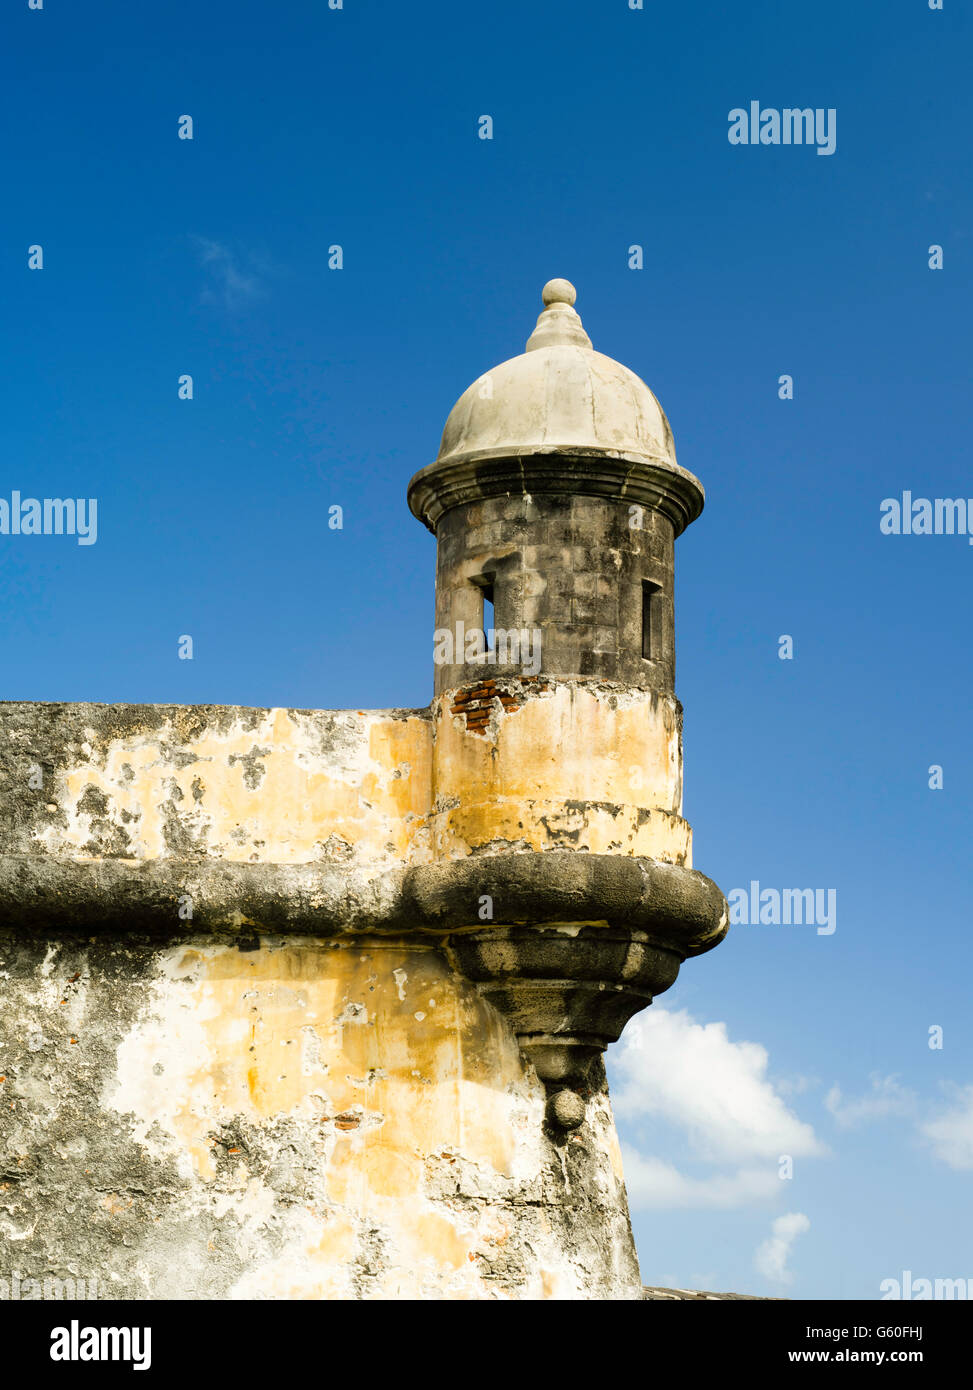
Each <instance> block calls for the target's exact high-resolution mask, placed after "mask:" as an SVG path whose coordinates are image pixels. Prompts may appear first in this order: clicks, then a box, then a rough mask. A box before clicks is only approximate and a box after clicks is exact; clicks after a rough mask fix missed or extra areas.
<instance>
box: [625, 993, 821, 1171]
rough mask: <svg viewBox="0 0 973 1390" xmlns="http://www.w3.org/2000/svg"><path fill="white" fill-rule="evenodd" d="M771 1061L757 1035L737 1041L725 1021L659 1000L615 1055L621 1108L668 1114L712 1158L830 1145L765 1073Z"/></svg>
mask: <svg viewBox="0 0 973 1390" xmlns="http://www.w3.org/2000/svg"><path fill="white" fill-rule="evenodd" d="M767 1062H768V1057H767V1052H766V1049H765V1048H763V1047H761V1046H760V1044H759V1043H752V1042H731V1041H730V1039H729V1038H728V1037H727V1032H726V1024H725V1023H706V1024H702V1023H696V1022H695V1021H694V1019H693V1018H692V1017H691V1016H690V1015H689V1014H688V1013H687V1012H686V1011H685V1010H680V1011H679V1012H674V1013H673V1012H669V1011H668V1010H666V1009H660V1008H659V1007H658V1006H653V1008H651V1009H650V1010H649V1011H648V1012H647V1013H646V1014H644V1015H643V1017H642V1018H641V1019H640V1020H639V1021H638V1024H637V1026H636V1027H635V1028H634V1029H632V1030H630V1032H629V1033H628V1034H626V1039H625V1041H624V1042H623V1044H622V1047H621V1048H620V1050H619V1053H618V1055H616V1056H615V1058H614V1059H613V1066H612V1075H613V1080H614V1083H615V1084H614V1088H613V1100H614V1106H615V1110H616V1112H617V1113H618V1114H619V1115H620V1116H622V1117H628V1118H637V1117H639V1116H647V1117H650V1118H653V1119H664V1120H668V1121H670V1122H671V1123H672V1124H674V1125H677V1126H679V1127H681V1128H683V1129H684V1130H685V1131H686V1134H687V1137H688V1139H689V1142H690V1144H691V1146H692V1148H693V1150H694V1151H695V1152H696V1153H697V1154H698V1155H699V1156H700V1157H702V1158H705V1159H709V1160H710V1161H712V1162H718V1163H727V1162H728V1161H729V1162H732V1161H738V1162H745V1161H746V1160H752V1159H761V1158H765V1159H773V1160H774V1161H775V1163H776V1160H777V1159H778V1158H779V1156H780V1155H781V1154H790V1155H791V1156H792V1157H798V1156H807V1155H810V1154H820V1153H822V1152H824V1148H823V1146H822V1145H821V1144H820V1143H819V1142H818V1140H817V1138H816V1137H815V1134H814V1131H813V1129H812V1128H811V1126H810V1125H808V1124H805V1123H804V1122H803V1121H802V1120H799V1119H798V1118H797V1116H796V1115H795V1114H794V1112H793V1111H792V1110H790V1109H789V1108H788V1106H787V1105H786V1104H785V1102H784V1100H783V1099H782V1097H781V1096H780V1095H779V1094H778V1092H777V1090H776V1089H775V1087H774V1085H773V1084H772V1082H770V1081H769V1080H768V1079H767Z"/></svg>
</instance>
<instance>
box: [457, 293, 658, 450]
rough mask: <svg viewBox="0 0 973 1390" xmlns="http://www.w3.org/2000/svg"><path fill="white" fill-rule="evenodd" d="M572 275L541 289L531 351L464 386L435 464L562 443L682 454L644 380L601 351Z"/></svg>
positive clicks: (586, 447)
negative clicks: (578, 307)
mask: <svg viewBox="0 0 973 1390" xmlns="http://www.w3.org/2000/svg"><path fill="white" fill-rule="evenodd" d="M575 298H576V294H575V289H574V286H573V285H572V284H570V283H569V282H568V281H567V280H550V281H548V283H547V284H546V285H545V286H544V290H543V300H544V304H545V308H544V310H543V312H542V313H541V315H540V316H539V318H538V320H537V327H536V328H535V329H534V332H533V333H532V334H531V336H530V338H529V339H528V342H527V350H526V352H523V353H522V354H521V355H520V356H519V357H511V358H510V359H509V360H508V361H506V362H501V363H500V365H499V366H497V367H493V368H491V370H490V371H488V372H485V373H484V374H483V376H481V377H479V378H478V379H477V380H476V381H474V382H473V384H472V386H470V387H469V388H468V389H467V390H466V391H464V392H463V394H462V396H460V398H459V400H458V401H457V402H456V404H455V405H454V406H453V409H452V410H451V411H450V414H449V419H448V420H447V421H446V428H445V429H444V430H443V438H442V443H441V445H440V448H439V455H438V457H437V460H436V462H437V463H445V462H453V461H459V460H460V459H469V460H471V461H472V460H475V459H484V458H491V457H498V456H500V455H510V454H521V455H522V454H525V453H533V452H538V451H544V452H547V451H548V450H556V449H571V450H582V449H583V450H586V451H587V450H590V451H592V452H593V453H602V452H604V453H609V454H614V455H617V456H621V457H624V458H629V459H631V460H633V461H635V460H640V459H645V460H647V461H652V462H668V463H672V464H674V463H675V461H676V453H675V446H674V444H673V439H672V431H671V429H670V428H669V421H668V420H667V419H666V417H665V414H664V412H663V410H662V407H661V406H660V405H659V402H658V401H657V400H656V398H655V396H654V395H653V394H652V392H651V391H650V390H649V388H648V387H647V386H646V384H645V382H644V381H642V379H641V377H638V376H636V375H635V373H634V372H631V371H629V369H628V367H623V366H622V364H621V363H620V362H616V361H614V359H613V358H611V357H606V356H605V355H604V354H603V353H600V352H595V350H594V349H593V348H592V346H591V339H590V338H589V337H588V335H587V333H586V332H585V331H584V328H583V327H582V324H581V319H580V318H579V317H578V315H577V313H576V312H575V310H574V308H573V305H574V301H575Z"/></svg>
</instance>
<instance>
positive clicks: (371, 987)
mask: <svg viewBox="0 0 973 1390" xmlns="http://www.w3.org/2000/svg"><path fill="white" fill-rule="evenodd" d="M0 984H2V991H3V1008H2V1014H0V1044H2V1046H0V1059H2V1060H0V1075H2V1077H3V1080H2V1081H0V1269H3V1271H4V1272H5V1273H7V1274H10V1273H12V1272H18V1273H20V1274H21V1275H22V1276H23V1277H25V1278H27V1277H30V1278H38V1279H40V1278H43V1277H45V1276H46V1275H51V1274H53V1275H60V1276H62V1277H63V1276H67V1275H71V1276H73V1277H75V1278H78V1277H80V1278H84V1279H87V1280H91V1279H92V1278H94V1279H97V1281H98V1285H99V1289H100V1293H101V1296H103V1297H129V1298H184V1297H192V1298H235V1297H240V1298H252V1297H257V1298H262V1297H285V1298H341V1297H374V1298H390V1297H391V1298H395V1297H424V1298H469V1297H473V1298H476V1297H489V1296H501V1297H528V1298H539V1297H549V1296H551V1297H569V1298H570V1297H637V1296H638V1295H639V1291H640V1290H639V1278H638V1269H637V1265H636V1262H635V1258H634V1252H633V1247H632V1242H631V1234H630V1230H629V1227H628V1219H627V1215H626V1206H625V1198H624V1189H623V1187H622V1178H621V1168H620V1163H619V1158H618V1149H617V1144H616V1140H615V1135H614V1129H613V1125H612V1119H611V1112H610V1109H609V1105H608V1100H607V1095H606V1093H605V1091H604V1089H603V1087H602V1088H601V1089H600V1090H599V1091H598V1093H597V1094H595V1095H594V1096H593V1097H592V1099H591V1102H590V1104H589V1107H588V1121H587V1124H586V1125H585V1127H584V1129H583V1130H582V1131H579V1132H576V1133H574V1134H573V1135H570V1136H567V1137H565V1138H561V1139H559V1140H556V1139H553V1138H552V1137H551V1135H550V1133H549V1132H548V1130H547V1129H546V1127H545V1124H544V1089H543V1087H542V1086H541V1085H540V1084H539V1082H538V1081H537V1079H536V1077H535V1076H534V1075H533V1074H532V1071H531V1069H530V1068H529V1066H527V1065H526V1064H525V1062H524V1060H523V1058H522V1056H521V1054H520V1052H519V1050H518V1047H517V1041H516V1039H515V1037H514V1036H513V1034H512V1032H511V1031H510V1029H509V1027H508V1026H507V1025H506V1023H505V1022H504V1020H503V1019H502V1018H501V1017H500V1016H499V1015H498V1014H497V1013H496V1012H495V1011H494V1010H493V1009H492V1008H491V1007H490V1005H489V1004H488V1003H486V1002H485V1001H484V1000H483V999H481V998H480V996H479V994H478V993H477V991H476V989H475V988H474V987H473V986H472V985H470V984H468V983H466V982H465V981H464V980H463V979H462V978H460V977H459V976H457V974H456V973H455V972H454V971H453V970H452V969H451V968H450V966H449V964H448V962H447V961H446V959H445V958H444V956H443V954H442V953H441V952H440V951H439V950H437V949H436V948H435V947H433V946H431V945H429V944H422V943H420V942H416V941H409V940H398V941H391V940H381V941H380V940H375V939H374V938H373V939H367V940H361V939H355V938H348V939H342V940H324V939H321V938H310V937H308V938H299V939H295V938H268V937H264V938H262V939H258V938H257V937H255V936H253V935H250V936H246V937H244V938H241V939H238V940H237V941H235V942H234V941H232V940H219V939H216V938H214V937H213V936H208V935H197V936H194V935H192V934H191V933H187V934H186V935H185V936H184V937H182V938H180V939H176V938H175V937H173V938H170V939H167V940H158V939H155V940H152V939H146V938H145V937H142V936H139V935H137V934H135V935H130V934H128V933H118V932H108V933H104V934H98V933H95V934H93V935H91V936H89V937H87V938H85V939H82V938H78V937H66V938H63V939H60V940H57V941H51V940H48V939H46V938H44V937H43V936H42V937H37V938H30V937H28V936H27V935H26V934H23V933H17V932H10V931H6V932H2V933H0Z"/></svg>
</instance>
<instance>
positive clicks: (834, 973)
mask: <svg viewBox="0 0 973 1390" xmlns="http://www.w3.org/2000/svg"><path fill="white" fill-rule="evenodd" d="M3 23H4V28H5V42H4V44H3V55H2V57H0V63H2V71H3V81H2V84H0V93H2V95H0V102H2V106H3V123H4V128H5V130H6V132H7V138H6V140H5V142H4V166H5V167H4V177H3V185H4V199H3V202H4V212H3V216H2V219H0V228H2V231H0V236H2V241H0V294H2V299H3V304H4V315H3V318H4V329H5V331H4V333H3V341H2V348H0V350H2V353H3V361H2V363H0V369H2V379H3V382H4V385H5V388H6V389H5V391H4V409H3V412H2V417H0V430H2V436H3V454H2V457H3V461H4V468H3V477H4V482H3V485H2V486H0V496H7V497H9V495H10V492H11V490H12V489H14V488H17V489H19V490H20V491H21V492H22V493H23V494H24V495H36V496H41V497H44V496H48V497H50V496H65V495H75V496H82V497H96V498H98V504H99V509H98V540H97V544H95V545H92V546H86V547H85V546H78V545H76V544H75V543H74V541H73V540H71V539H69V538H65V537H60V538H58V537H43V536H42V537H31V538H27V537H22V538H19V539H14V538H8V537H0V584H2V592H3V601H4V617H5V621H4V623H3V625H2V628H0V670H2V672H3V688H2V694H3V697H4V698H6V699H30V700H100V701H129V700H131V701H151V702H164V701H175V702H184V703H197V702H210V701H213V702H219V703H232V704H253V705H278V704H282V705H291V706H305V707H318V708H334V707H339V708H340V707H386V706H395V705H399V706H411V705H422V704H425V703H426V702H427V701H428V699H429V697H430V695H431V689H432V663H431V660H430V656H431V643H430V636H431V628H432V585H433V565H434V543H433V541H432V538H431V537H430V536H429V535H428V534H427V533H426V532H425V531H424V529H423V528H422V527H421V526H420V525H419V523H418V522H416V521H415V520H414V519H413V518H412V517H411V516H410V514H409V512H408V510H407V508H406V504H405V488H406V484H407V482H408V479H409V477H410V476H411V474H412V473H413V472H414V471H415V470H416V469H417V468H419V467H421V466H422V465H424V464H426V463H428V462H429V461H431V459H432V458H433V457H434V456H435V453H436V450H437V447H438V442H439V434H440V431H441V428H442V424H443V421H444V419H445V417H446V414H447V413H448V411H449V408H450V406H451V405H452V403H453V401H454V399H455V398H456V397H457V396H458V395H459V394H460V393H461V391H462V390H463V389H464V388H465V387H466V385H467V384H468V383H469V382H470V381H471V380H473V379H474V378H475V377H477V376H478V375H479V374H480V373H481V372H482V371H484V370H485V369H487V368H488V367H490V366H491V365H493V364H495V363H496V362H499V361H501V360H503V359H505V358H507V357H510V356H513V355H514V354H516V353H518V352H520V351H522V349H523V343H524V341H525V339H526V337H527V335H528V334H529V332H530V330H531V328H532V326H533V323H534V320H535V318H536V315H537V313H538V312H539V310H540V307H541V305H540V288H541V286H542V284H543V283H544V282H545V281H546V280H547V279H549V278H550V277H552V276H567V277H568V278H570V279H571V280H572V281H573V282H574V283H575V284H576V285H577V287H578V304H577V307H578V310H579V312H580V313H581V315H582V318H583V320H584V324H585V327H586V329H587V330H588V332H589V334H590V335H591V337H592V339H593V341H594V344H595V346H596V347H597V348H599V349H600V350H601V351H604V352H607V353H609V354H610V355H611V356H614V357H617V358H619V359H620V360H621V361H623V362H625V363H627V364H628V365H629V366H631V367H632V368H633V369H634V370H635V371H637V372H638V373H639V374H640V375H641V376H643V377H644V378H645V379H646V380H647V381H648V383H649V385H650V386H651V387H652V388H653V390H654V391H655V392H656V394H657V395H658V396H659V398H660V400H661V401H662V403H663V406H664V407H665V409H666V411H667V413H668V415H669V418H670V421H671V423H672V427H673V430H674V433H675V438H676V447H677V452H678V457H679V460H680V462H681V463H682V464H684V465H685V466H686V467H688V468H690V469H691V470H692V471H693V472H694V473H696V474H697V475H698V476H699V477H701V478H702V480H703V482H704V483H705V485H706V488H707V507H706V511H705V512H704V514H703V517H702V518H701V519H700V520H699V521H698V522H697V523H696V524H695V525H694V526H693V527H691V528H690V530H689V531H688V532H687V533H686V535H684V536H683V537H682V538H681V540H680V541H679V543H678V545H677V650H678V665H677V690H678V693H679V696H680V698H681V699H682V701H683V704H684V706H685V711H686V728H685V739H686V801H685V810H686V815H687V817H688V818H689V819H690V821H691V822H692V823H693V825H694V827H695V836H696V840H695V845H696V863H697V866H698V867H699V868H701V869H702V870H703V871H704V872H705V873H708V874H709V875H710V876H711V877H713V878H715V879H716V880H717V881H718V882H719V883H720V885H721V887H723V889H724V890H725V891H727V892H729V891H730V890H731V889H732V888H735V887H740V886H743V887H745V886H746V885H747V884H748V883H749V882H750V880H751V879H757V880H759V882H760V883H761V885H762V886H769V887H777V888H784V887H790V886H794V887H808V886H813V887H820V888H833V889H834V890H835V891H836V893H837V928H836V930H835V932H834V933H833V934H832V935H829V936H826V935H819V934H818V933H817V932H816V931H815V929H814V927H813V926H811V927H783V926H769V925H768V926H738V927H737V928H736V930H735V931H734V932H733V933H732V934H731V936H730V938H729V939H728V942H727V943H726V944H724V945H723V946H722V947H721V948H720V949H719V950H718V951H716V952H715V953H714V954H712V955H710V956H707V957H705V958H703V959H702V960H700V961H696V962H691V963H690V965H689V966H688V967H687V969H686V970H685V971H684V972H683V975H682V977H681V979H680V980H679V982H678V983H677V985H676V986H675V987H674V988H673V990H672V991H670V993H669V994H668V995H667V996H665V997H664V998H663V999H662V1000H660V1001H659V1003H658V1004H657V1005H656V1006H655V1007H654V1009H653V1011H652V1013H653V1014H657V1015H658V1018H659V1019H660V1020H661V1022H659V1023H656V1022H653V1023H652V1025H651V1027H650V1026H649V1025H648V1019H647V1020H646V1025H645V1029H644V1033H643V1035H642V1037H641V1043H642V1045H641V1047H639V1046H638V1045H637V1043H638V1038H635V1039H634V1040H633V1035H630V1036H629V1037H628V1040H627V1042H623V1044H621V1045H620V1046H619V1048H617V1049H615V1055H614V1056H613V1057H612V1059H611V1061H610V1070H611V1072H612V1075H613V1078H614V1079H615V1084H616V1087H617V1089H618V1092H619V1098H620V1104H619V1112H620V1129H621V1133H622V1137H623V1141H624V1144H625V1146H626V1153H627V1158H628V1161H629V1165H630V1185H631V1187H632V1200H633V1207H634V1216H633V1220H634V1225H635V1229H636V1235H637V1240H638V1245H639V1251H640V1257H641V1261H642V1270H643V1276H644V1278H645V1280H646V1281H647V1282H650V1283H661V1282H675V1283H679V1284H683V1285H690V1286H700V1285H702V1286H704V1287H709V1288H730V1289H736V1290H743V1291H751V1292H768V1293H770V1292H777V1293H785V1294H787V1295H789V1296H792V1297H864V1298H872V1297H877V1296H878V1295H879V1288H880V1285H881V1282H882V1280H884V1279H887V1278H895V1277H900V1276H901V1273H902V1271H903V1270H906V1269H908V1270H911V1271H912V1272H913V1275H914V1276H917V1277H918V1276H920V1275H921V1276H925V1277H941V1278H948V1277H969V1278H971V1279H973V1257H971V1253H970V1224H971V1223H970V1210H971V1203H970V1183H971V1178H973V1089H970V1088H971V1087H973V1048H971V1039H970V1029H969V1023H968V1018H969V997H970V982H969V971H970V949H969V930H970V898H971V892H970V889H971V885H970V871H969V861H970V830H971V823H970V789H971V786H973V768H971V756H970V746H971V740H970V736H969V703H970V700H969V690H970V675H971V662H970V655H969V632H970V592H971V586H970V575H971V567H973V547H971V546H970V545H969V544H968V542H967V538H966V537H965V536H955V535H954V536H946V535H943V536H936V535H934V536H884V535H882V534H881V533H880V531H879V525H878V522H879V504H880V502H881V501H882V500H883V499H884V498H886V497H890V496H899V495H901V493H902V491H903V490H904V489H909V490H910V491H911V492H912V493H913V494H914V495H915V496H917V497H919V496H925V497H929V498H937V497H939V498H945V497H970V496H973V485H971V483H973V475H971V469H970V459H969V443H968V435H969V386H968V383H969V379H970V374H971V365H973V364H971V356H973V349H971V335H970V331H969V323H970V308H971V294H970V291H971V245H970V226H971V212H973V207H971V203H973V195H971V180H970V154H969V130H970V128H971V117H973V112H971V110H970V107H971V102H973V89H971V86H970V83H969V80H968V79H969V63H970V53H971V47H970V38H971V27H973V25H971V20H970V18H969V16H968V14H966V13H964V7H963V6H962V5H961V4H960V3H959V0H945V6H944V9H943V10H942V11H941V12H934V11H930V10H929V8H928V4H927V0H881V3H879V2H878V0H858V3H856V4H855V5H854V6H853V7H849V6H848V5H847V4H841V5H839V4H837V3H835V2H834V0H818V2H817V3H815V4H813V5H811V4H806V5H792V6H787V7H781V6H780V5H777V4H770V3H760V2H759V0H757V3H750V4H747V5H739V4H728V5H716V4H709V5H695V6H676V5H667V4H663V3H661V0H646V4H645V9H644V10H642V11H632V10H630V9H629V8H628V6H627V4H626V3H625V0H612V3H609V4H598V5H596V4H594V3H591V4H581V3H574V0H560V2H559V3H558V4H556V5H555V4H553V3H528V4H525V3H523V0H517V3H513V2H512V0H508V3H496V4H493V5H490V6H485V7H484V6H475V7H467V6H460V5H456V4H446V3H440V2H439V0H427V3H426V4H424V5H422V6H415V5H406V4H399V5H396V6H393V5H389V4H380V5H379V4H372V3H367V2H366V0H345V3H344V7H343V9H341V10H339V11H333V10H330V9H329V8H328V6H327V4H326V3H325V0H315V2H314V3H309V0H292V2H291V3H288V4H286V5H282V6H277V7H271V6H268V5H265V4H261V5H258V4H254V3H248V0H234V3H232V4H230V3H224V2H223V0H207V3H206V4H204V5H189V4H166V5H161V4H158V3H143V4H140V5H138V6H136V5H133V4H131V3H129V2H128V0H126V3H122V2H121V0H103V3H100V4H98V5H86V4H72V5H65V4H63V3H60V2H59V0H45V8H44V10H43V11H41V12H35V11H29V10H28V9H27V4H26V0H24V2H23V3H22V4H20V5H19V6H18V5H17V4H16V3H14V4H11V5H10V6H8V7H7V12H6V14H5V17H4V21H3ZM751 100H758V101H760V102H761V103H762V105H763V106H764V107H777V108H782V107H786V106H801V107H803V106H811V107H815V108H817V107H822V108H831V107H833V108H834V109H835V110H836V112H837V148H836V152H835V153H834V154H833V155H832V156H830V157H822V156H819V155H817V154H816V152H815V150H814V149H813V148H807V147H801V148H799V147H789V148H785V147H773V146H758V147H737V146H732V145H730V144H729V142H728V139H727V130H728V113H729V111H730V110H731V109H732V108H735V107H747V106H748V104H749V102H750V101H751ZM187 113H188V114H191V115H192V117H193V121H194V139H193V140H192V141H191V142H190V141H184V140H179V139H177V122H178V118H179V117H180V116H181V115H183V114H187ZM483 114H489V115H491V116H492V117H493V121H494V138H493V140H492V141H484V140H480V139H478V138H477V121H478V118H479V117H480V116H481V115H483ZM636 243H637V244H640V245H642V246H643V247H644V260H645V267H644V269H643V270H641V271H633V270H631V269H629V265H628V254H627V253H628V248H629V247H630V246H631V245H632V244H636ZM36 244H40V245H42V246H43V248H44V268H43V270H42V271H30V270H28V269H27V248H28V246H31V245H36ZM335 244H340V245H341V247H342V248H343V255H344V267H343V269H341V270H340V271H335V270H329V268H328V248H329V247H330V246H332V245H335ZM933 244H938V245H941V246H942V247H943V253H944V264H943V269H942V270H935V271H934V270H930V268H929V264H928V262H929V254H928V248H929V247H930V245H933ZM183 373H190V374H191V375H192V376H193V380H194V399H193V400H192V401H191V402H188V401H180V400H179V399H178V398H177V380H178V378H179V376H180V375H181V374H183ZM785 373H786V374H790V375H792V376H793V379H794V399H793V400H791V401H781V400H780V399H779V398H778V378H779V377H780V376H781V375H782V374H785ZM333 504H339V505H341V506H342V507H343V509H344V529H343V530H341V531H334V530H331V529H329V528H328V525H327V520H328V508H329V506H331V505H333ZM186 633H188V634H191V635H192V636H193V639H194V660H193V661H191V662H190V661H180V660H178V658H177V643H178V639H179V637H180V635H182V634H186ZM782 634H789V635H791V636H792V637H793V640H794V650H795V655H794V659H793V660H791V661H781V660H779V659H778V639H779V637H780V636H781V635H782ZM933 764H938V765H940V766H941V767H942V768H943V787H942V789H941V790H932V789H930V787H929V785H928V782H929V774H928V769H929V768H930V766H931V765H933ZM932 1026H940V1027H942V1029H943V1047H942V1049H941V1050H932V1049H930V1047H929V1046H928V1036H929V1034H928V1030H929V1028H930V1027H932ZM653 1039H655V1044H656V1045H655V1047H654V1048H653V1047H652V1045H651V1044H652V1040H653ZM744 1044H749V1045H750V1046H748V1047H747V1046H744ZM672 1049H678V1052H679V1057H680V1059H681V1060H680V1063H679V1065H680V1067H684V1068H685V1071H684V1072H683V1073H680V1075H682V1084H681V1085H678V1086H677V1085H674V1084H673V1067H672V1065H671V1059H672V1055H673V1053H672ZM761 1049H762V1052H761ZM716 1078H722V1080H721V1081H720V1082H717V1079H716ZM785 1144H790V1145H791V1147H792V1149H793V1150H795V1151H796V1152H795V1155H794V1176H793V1178H791V1179H789V1180H780V1179H779V1178H777V1176H776V1174H777V1171H778V1164H777V1159H778V1155H779V1153H781V1152H787V1151H788V1150H787V1149H785V1148H784V1147H783V1146H784V1145H785ZM634 1174H637V1175H638V1177H637V1181H636V1179H635V1177H633V1176H632V1175H634ZM768 1174H769V1175H770V1180H768ZM799 1218H804V1220H803V1221H801V1220H800V1219H799ZM775 1222H777V1223H781V1222H782V1224H778V1225H777V1226H776V1228H775V1227H774V1223H775ZM768 1242H771V1244H769V1245H768ZM788 1280H789V1282H788Z"/></svg>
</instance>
